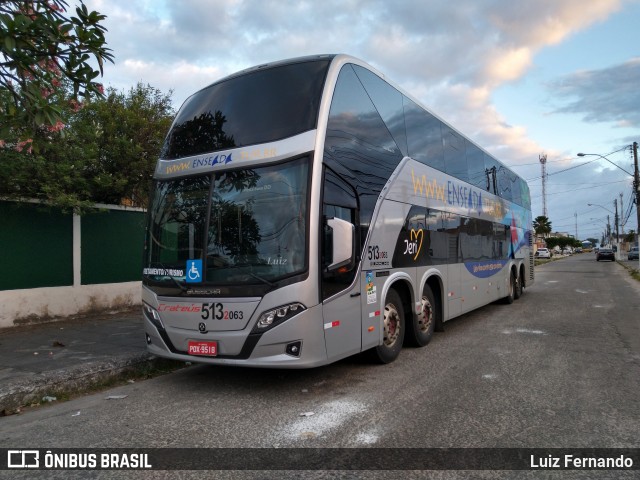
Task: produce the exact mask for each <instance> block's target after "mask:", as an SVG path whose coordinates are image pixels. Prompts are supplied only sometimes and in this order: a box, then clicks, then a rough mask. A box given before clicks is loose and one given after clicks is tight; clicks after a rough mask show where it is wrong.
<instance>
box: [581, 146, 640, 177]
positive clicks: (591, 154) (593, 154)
mask: <svg viewBox="0 0 640 480" xmlns="http://www.w3.org/2000/svg"><path fill="white" fill-rule="evenodd" d="M628 146H629V145H627V146H626V147H624V148H627V147H628ZM621 150H624V149H621ZM619 151H620V150H616V151H615V152H611V153H610V154H609V155H612V154H614V153H616V152H619ZM578 156H579V157H600V158H604V159H605V160H606V161H607V162H609V163H610V164H611V165H613V166H614V167H616V168H619V169H620V170H622V171H623V172H624V173H626V174H627V175H631V176H632V177H633V173H631V172H627V171H626V170H625V169H624V168H622V167H621V166H620V165H617V164H615V163H613V162H612V161H611V160H609V159H608V158H607V157H606V156H605V155H600V154H599V153H579V154H578Z"/></svg>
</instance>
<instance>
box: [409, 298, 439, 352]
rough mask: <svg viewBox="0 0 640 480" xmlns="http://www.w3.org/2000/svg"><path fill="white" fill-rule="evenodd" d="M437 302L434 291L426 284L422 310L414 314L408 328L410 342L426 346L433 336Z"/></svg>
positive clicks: (417, 345) (421, 301)
mask: <svg viewBox="0 0 640 480" xmlns="http://www.w3.org/2000/svg"><path fill="white" fill-rule="evenodd" d="M436 315H437V311H436V302H435V300H434V298H433V292H432V291H431V289H430V288H429V287H428V286H425V290H424V294H423V295H422V299H421V300H420V311H419V312H418V313H417V314H416V315H414V316H413V321H412V322H411V327H409V328H407V335H408V337H407V338H408V340H409V342H410V343H411V344H412V345H414V346H416V347H424V346H425V345H426V344H427V343H429V341H430V340H431V337H433V330H434V328H435V325H436Z"/></svg>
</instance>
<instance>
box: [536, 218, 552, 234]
mask: <svg viewBox="0 0 640 480" xmlns="http://www.w3.org/2000/svg"><path fill="white" fill-rule="evenodd" d="M533 229H534V230H535V232H536V235H543V236H544V235H548V234H549V233H551V221H549V219H548V218H547V217H545V216H544V215H540V216H539V217H536V218H535V220H534V221H533Z"/></svg>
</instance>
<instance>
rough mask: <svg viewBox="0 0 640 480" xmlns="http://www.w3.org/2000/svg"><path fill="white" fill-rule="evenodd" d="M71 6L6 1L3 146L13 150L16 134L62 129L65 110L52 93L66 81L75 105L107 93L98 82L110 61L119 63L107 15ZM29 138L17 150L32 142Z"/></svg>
mask: <svg viewBox="0 0 640 480" xmlns="http://www.w3.org/2000/svg"><path fill="white" fill-rule="evenodd" d="M67 8H68V5H67V2H66V1H65V0H48V1H27V0H22V1H19V0H15V1H10V0H7V1H2V2H0V146H5V147H6V146H8V144H7V140H6V138H7V136H9V135H10V132H11V131H12V130H15V129H18V130H20V132H21V133H22V134H23V135H25V138H26V137H31V136H32V135H33V134H34V133H35V131H36V130H37V128H39V127H42V126H43V125H45V126H46V125H48V126H56V125H59V123H58V122H60V121H61V116H62V111H61V109H60V106H59V105H58V104H56V102H55V101H52V96H53V95H52V94H53V93H54V92H56V90H58V88H59V87H60V86H61V85H62V84H63V82H64V81H67V82H69V84H70V85H71V91H72V95H71V97H72V100H73V101H75V102H77V101H78V100H79V99H80V98H81V97H83V98H88V97H90V96H91V95H92V94H94V95H97V96H101V95H102V93H103V90H102V85H101V84H100V83H97V82H96V81H95V78H96V77H97V76H98V75H101V74H102V73H103V65H104V62H105V61H109V62H113V55H112V54H111V50H110V49H109V48H106V46H105V44H106V42H105V37H104V33H105V32H106V29H105V28H104V27H103V26H102V25H100V22H101V21H102V20H104V19H105V18H106V17H105V16H104V15H101V14H99V13H98V12H95V11H92V12H89V11H88V10H87V7H86V6H85V5H84V4H83V3H82V2H80V6H79V7H77V8H76V10H75V13H76V15H75V16H72V15H69V14H67V12H66V10H67ZM92 58H93V60H94V61H95V62H96V63H97V70H96V69H95V68H94V66H92V64H91V63H90V62H91V59H92ZM25 138H22V139H21V140H18V141H17V142H16V143H15V144H14V145H13V146H14V147H17V148H20V145H19V142H20V141H22V142H27V144H28V143H31V142H28V141H27V140H26V139H25ZM9 146H10V145H9ZM25 146H27V145H26V144H23V145H22V147H25ZM29 147H31V146H30V145H29Z"/></svg>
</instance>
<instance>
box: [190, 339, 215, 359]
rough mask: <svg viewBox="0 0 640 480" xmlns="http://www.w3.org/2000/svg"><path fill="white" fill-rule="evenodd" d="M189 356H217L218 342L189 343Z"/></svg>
mask: <svg viewBox="0 0 640 480" xmlns="http://www.w3.org/2000/svg"><path fill="white" fill-rule="evenodd" d="M189 355H200V356H204V357H215V356H217V355H218V342H195V341H190V342H189Z"/></svg>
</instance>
